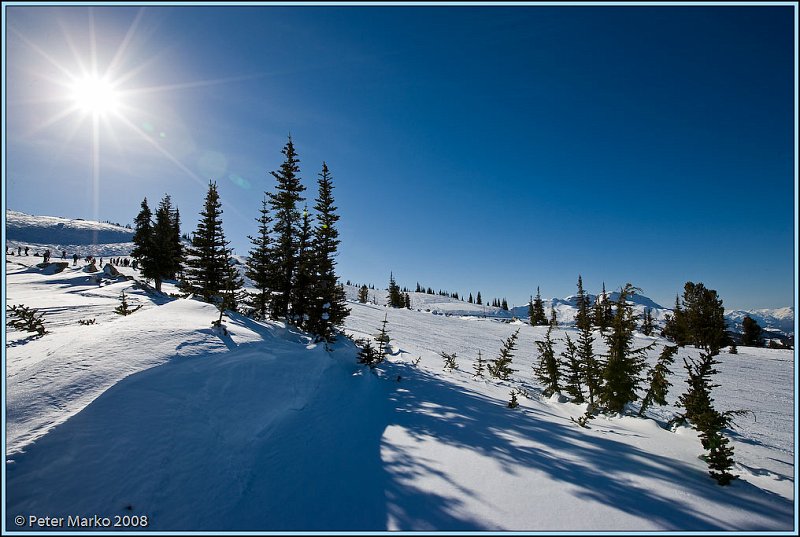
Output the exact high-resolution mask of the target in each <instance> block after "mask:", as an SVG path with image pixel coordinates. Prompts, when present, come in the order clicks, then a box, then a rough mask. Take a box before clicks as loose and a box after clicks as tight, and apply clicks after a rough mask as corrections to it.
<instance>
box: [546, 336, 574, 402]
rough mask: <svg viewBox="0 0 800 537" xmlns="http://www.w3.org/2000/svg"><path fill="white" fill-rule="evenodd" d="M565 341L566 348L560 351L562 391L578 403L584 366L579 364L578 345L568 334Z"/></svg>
mask: <svg viewBox="0 0 800 537" xmlns="http://www.w3.org/2000/svg"><path fill="white" fill-rule="evenodd" d="M548 331H549V330H548ZM537 343H538V342H537ZM566 343H567V348H566V350H565V351H564V352H562V353H561V357H562V361H561V364H562V366H563V369H564V372H565V373H564V391H565V392H567V394H568V395H570V396H571V397H572V401H573V402H574V403H576V404H580V403H583V386H582V378H583V370H584V367H583V365H582V364H581V361H580V356H579V355H578V347H577V346H576V345H575V343H574V342H573V341H572V339H571V338H570V337H569V334H567V335H566ZM540 353H541V350H540Z"/></svg>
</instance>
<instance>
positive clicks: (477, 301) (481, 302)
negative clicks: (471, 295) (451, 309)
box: [475, 291, 483, 306]
mask: <svg viewBox="0 0 800 537" xmlns="http://www.w3.org/2000/svg"><path fill="white" fill-rule="evenodd" d="M475 303H476V304H478V305H479V306H482V305H483V299H482V298H481V292H480V291H478V294H477V295H476V297H475Z"/></svg>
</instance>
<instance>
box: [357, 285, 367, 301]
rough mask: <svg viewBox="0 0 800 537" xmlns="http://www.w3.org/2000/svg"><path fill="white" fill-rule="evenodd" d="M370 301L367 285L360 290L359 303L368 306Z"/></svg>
mask: <svg viewBox="0 0 800 537" xmlns="http://www.w3.org/2000/svg"><path fill="white" fill-rule="evenodd" d="M368 299H369V289H368V288H367V284H364V285H362V286H361V288H360V289H359V290H358V301H359V302H361V303H362V304H366V303H367V300H368Z"/></svg>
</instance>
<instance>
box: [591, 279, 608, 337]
mask: <svg viewBox="0 0 800 537" xmlns="http://www.w3.org/2000/svg"><path fill="white" fill-rule="evenodd" d="M594 322H595V325H596V326H597V327H598V328H600V330H601V331H604V330H606V329H607V328H608V326H609V324H610V322H611V301H610V300H609V299H608V294H607V293H606V282H603V292H602V294H601V295H600V296H598V297H597V298H596V299H595V301H594Z"/></svg>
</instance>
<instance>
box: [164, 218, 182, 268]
mask: <svg viewBox="0 0 800 537" xmlns="http://www.w3.org/2000/svg"><path fill="white" fill-rule="evenodd" d="M171 223H172V226H171V228H172V229H171V235H172V236H171V241H170V246H171V247H170V256H171V258H170V262H169V264H168V267H167V268H168V269H169V272H167V274H166V276H167V277H168V278H169V279H171V280H174V279H176V278H177V277H178V274H180V273H181V272H182V271H183V264H184V263H185V262H186V248H185V247H184V245H183V241H182V240H181V213H180V211H179V210H178V208H177V207H175V211H174V212H173V213H172V219H171Z"/></svg>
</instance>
